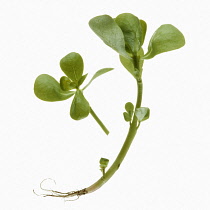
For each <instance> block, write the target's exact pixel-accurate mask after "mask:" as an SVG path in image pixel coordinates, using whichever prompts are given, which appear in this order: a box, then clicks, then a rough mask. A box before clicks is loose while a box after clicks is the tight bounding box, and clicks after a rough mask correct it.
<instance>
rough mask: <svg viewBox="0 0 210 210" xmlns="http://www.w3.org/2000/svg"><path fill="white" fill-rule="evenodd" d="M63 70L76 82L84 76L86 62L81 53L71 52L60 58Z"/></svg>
mask: <svg viewBox="0 0 210 210" xmlns="http://www.w3.org/2000/svg"><path fill="white" fill-rule="evenodd" d="M60 67H61V69H62V71H63V72H64V73H65V74H66V76H68V77H69V79H71V80H72V81H74V82H78V81H79V79H80V78H81V77H82V74H83V69H84V64H83V59H82V57H81V55H80V54H78V53H75V52H71V53H69V54H68V55H66V56H65V57H63V58H62V59H61V60H60Z"/></svg>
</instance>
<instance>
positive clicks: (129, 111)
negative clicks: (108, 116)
mask: <svg viewBox="0 0 210 210" xmlns="http://www.w3.org/2000/svg"><path fill="white" fill-rule="evenodd" d="M125 110H126V112H123V116H124V119H125V121H126V122H131V120H132V117H133V111H134V105H133V104H132V103H131V102H127V103H126V104H125Z"/></svg>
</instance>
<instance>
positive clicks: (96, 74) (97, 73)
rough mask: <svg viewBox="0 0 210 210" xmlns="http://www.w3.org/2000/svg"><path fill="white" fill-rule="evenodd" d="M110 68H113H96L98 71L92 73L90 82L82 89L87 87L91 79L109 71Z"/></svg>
mask: <svg viewBox="0 0 210 210" xmlns="http://www.w3.org/2000/svg"><path fill="white" fill-rule="evenodd" d="M111 70H113V68H103V69H100V70H98V71H97V72H96V73H95V74H94V75H93V77H92V79H91V80H90V82H89V83H88V84H87V85H86V86H85V87H84V88H83V90H84V89H85V88H87V87H88V86H89V85H90V84H91V83H92V81H93V80H94V79H95V78H97V77H99V76H101V75H102V74H105V73H107V72H109V71H111Z"/></svg>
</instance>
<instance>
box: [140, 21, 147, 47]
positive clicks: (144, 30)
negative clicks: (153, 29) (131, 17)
mask: <svg viewBox="0 0 210 210" xmlns="http://www.w3.org/2000/svg"><path fill="white" fill-rule="evenodd" d="M139 21H140V25H141V40H140V43H141V46H142V45H143V44H144V39H145V36H146V33H147V23H146V22H145V21H144V20H139Z"/></svg>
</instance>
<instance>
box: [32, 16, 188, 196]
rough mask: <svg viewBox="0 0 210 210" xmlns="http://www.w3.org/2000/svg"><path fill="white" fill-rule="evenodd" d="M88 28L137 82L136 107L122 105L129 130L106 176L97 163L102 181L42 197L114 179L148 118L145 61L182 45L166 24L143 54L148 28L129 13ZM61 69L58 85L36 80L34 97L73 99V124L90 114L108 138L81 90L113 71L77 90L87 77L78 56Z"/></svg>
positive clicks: (64, 60)
mask: <svg viewBox="0 0 210 210" xmlns="http://www.w3.org/2000/svg"><path fill="white" fill-rule="evenodd" d="M89 25H90V27H91V29H92V30H93V31H94V32H95V33H96V34H97V35H98V36H99V37H100V38H101V39H102V41H103V42H104V43H105V44H106V45H108V46H109V47H111V48H112V49H114V50H115V51H116V52H118V53H119V56H120V61H121V63H122V65H123V66H124V67H125V68H126V69H127V70H128V71H129V72H130V73H131V74H132V76H133V77H134V78H135V80H136V81H135V82H136V83H137V99H136V104H135V106H134V105H133V104H132V103H131V102H127V103H126V104H125V110H126V111H125V112H124V113H123V116H124V119H125V121H126V122H129V124H130V128H129V130H128V134H127V136H126V139H125V142H124V144H123V146H122V148H121V150H120V152H119V154H118V156H117V158H116V160H115V161H113V164H112V166H111V167H110V168H109V170H108V172H107V173H105V169H106V167H107V166H108V163H109V160H108V159H106V158H101V159H100V161H99V162H100V170H101V171H102V173H103V177H101V178H100V179H99V180H98V181H96V182H95V183H94V184H93V185H91V186H90V187H87V188H84V189H83V190H79V191H72V192H69V193H62V192H59V191H54V190H47V189H46V191H48V192H50V193H51V194H49V195H48V194H43V196H45V197H46V196H54V197H71V196H78V197H79V196H81V195H83V194H86V193H90V192H93V191H95V190H97V189H99V188H100V187H101V186H102V185H103V184H104V183H106V182H107V181H108V180H109V179H110V178H111V177H112V176H113V174H114V173H115V172H116V171H117V170H118V169H119V167H120V165H121V163H122V161H123V159H124V158H125V155H126V154H127V152H128V149H129V147H130V145H131V143H132V141H133V139H134V138H135V135H136V133H137V130H138V129H139V126H140V124H141V122H142V121H145V120H147V119H148V118H149V117H150V109H149V108H147V107H141V102H142V93H143V86H142V84H143V83H142V71H143V63H144V59H151V58H153V57H154V56H156V55H158V54H160V53H163V52H167V51H171V50H175V49H178V48H180V47H182V46H184V44H185V39H184V36H183V34H182V33H181V32H180V31H179V30H178V29H177V28H175V27H174V26H173V25H170V24H165V25H162V26H160V27H159V28H158V29H157V30H156V31H155V33H154V34H153V36H152V38H151V39H150V42H149V46H148V52H147V53H146V54H144V50H143V48H142V45H143V43H144V40H145V35H146V32H147V24H146V22H145V21H144V20H141V19H138V18H137V17H136V16H134V15H133V14H130V13H123V14H120V15H118V16H117V17H116V18H115V19H113V18H112V17H110V16H108V15H101V16H97V17H94V18H92V19H91V20H90V21H89ZM60 67H61V69H62V71H63V72H64V73H65V75H66V76H62V77H61V78H60V83H59V82H57V81H56V80H55V79H54V78H53V77H51V76H50V75H47V74H42V75H40V76H38V77H37V79H36V80H35V83H34V93H35V95H36V96H37V97H38V98H39V99H41V100H45V101H61V100H65V99H68V98H70V97H71V96H73V95H74V98H73V100H72V104H71V107H70V116H71V118H72V119H74V120H81V119H84V118H86V117H87V116H88V115H89V114H91V115H92V116H93V118H94V119H95V120H96V122H97V123H98V124H99V126H100V127H101V128H102V130H103V131H104V132H105V133H106V134H109V131H108V129H107V128H106V127H105V125H104V124H103V123H102V122H101V120H100V119H99V117H98V116H97V115H96V113H95V112H94V111H93V109H92V107H91V106H90V104H89V102H88V101H87V99H86V98H85V96H84V94H83V90H85V89H86V88H87V87H88V86H89V85H90V84H91V83H92V82H93V80H94V79H96V78H97V77H99V76H101V75H103V74H105V73H107V72H109V71H111V70H113V68H103V69H100V70H99V71H97V72H96V73H95V74H94V75H93V77H92V78H91V80H90V81H89V82H88V83H87V84H86V86H84V88H81V87H80V86H81V85H82V84H83V83H84V81H85V79H86V77H87V74H85V75H83V70H84V63H83V59H82V57H81V55H80V54H78V53H76V52H71V53H69V54H68V55H66V56H65V57H63V58H62V59H61V61H60ZM118 88H120V87H118ZM72 89H75V91H70V90H72ZM128 89H129V88H128ZM112 111H113V110H112ZM112 120H115V119H112ZM43 190H45V189H43Z"/></svg>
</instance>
